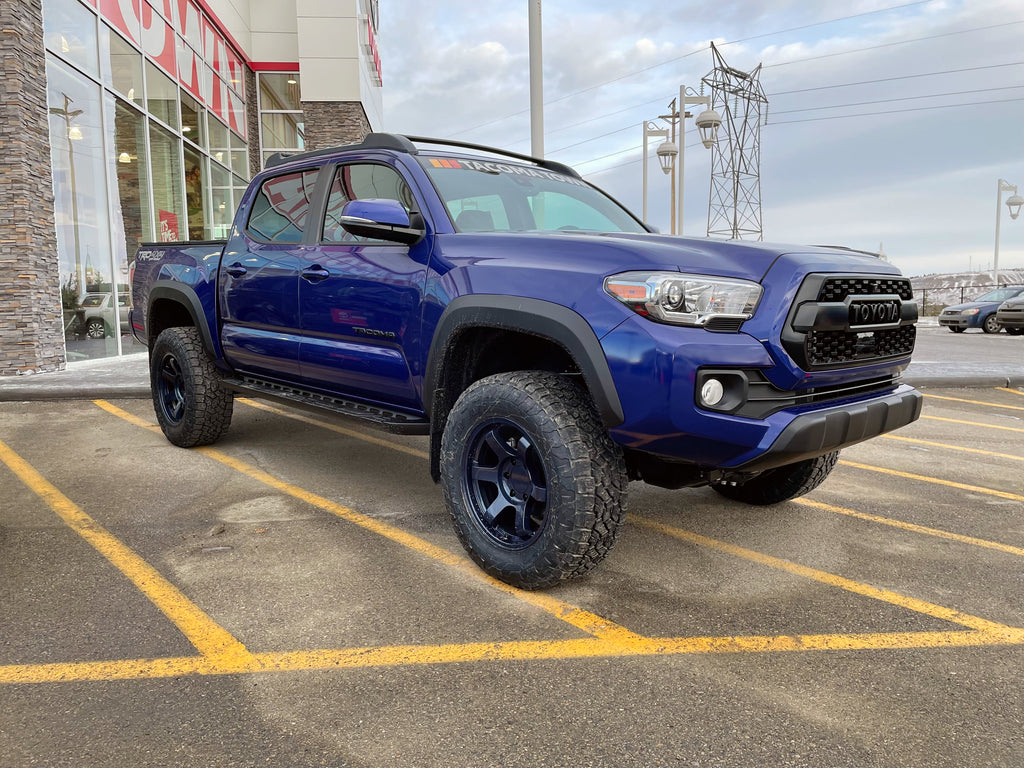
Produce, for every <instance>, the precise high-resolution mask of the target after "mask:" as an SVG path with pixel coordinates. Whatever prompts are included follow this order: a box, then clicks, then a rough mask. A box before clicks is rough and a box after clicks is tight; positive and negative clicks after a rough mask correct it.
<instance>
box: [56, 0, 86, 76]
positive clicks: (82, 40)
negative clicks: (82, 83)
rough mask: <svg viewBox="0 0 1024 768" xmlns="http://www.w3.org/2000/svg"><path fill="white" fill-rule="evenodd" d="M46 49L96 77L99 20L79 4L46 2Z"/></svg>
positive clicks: (59, 0) (74, 0)
mask: <svg viewBox="0 0 1024 768" xmlns="http://www.w3.org/2000/svg"><path fill="white" fill-rule="evenodd" d="M43 38H44V40H45V41H46V47H47V48H49V49H50V50H51V51H53V52H54V53H56V54H58V55H59V56H61V57H63V58H65V59H67V60H68V61H70V62H72V63H73V64H74V65H75V66H76V67H79V68H80V69H82V70H83V71H84V72H87V73H89V74H90V75H92V76H93V77H96V76H97V75H98V74H99V71H98V68H97V66H96V51H97V47H96V16H95V14H92V13H90V12H89V11H87V10H86V9H85V7H84V6H83V5H82V4H81V3H79V2H78V0H46V8H45V9H44V11H43Z"/></svg>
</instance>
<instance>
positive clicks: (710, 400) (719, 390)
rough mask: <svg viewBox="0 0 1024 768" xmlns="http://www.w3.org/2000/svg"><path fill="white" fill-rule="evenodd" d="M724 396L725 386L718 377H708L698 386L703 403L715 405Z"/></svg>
mask: <svg viewBox="0 0 1024 768" xmlns="http://www.w3.org/2000/svg"><path fill="white" fill-rule="evenodd" d="M723 397H725V387H724V386H722V382H720V381H719V380H718V379H708V380H707V381H705V382H704V386H702V387H701V388H700V399H701V402H702V403H704V405H709V406H715V405H718V404H719V403H720V402H722V398H723Z"/></svg>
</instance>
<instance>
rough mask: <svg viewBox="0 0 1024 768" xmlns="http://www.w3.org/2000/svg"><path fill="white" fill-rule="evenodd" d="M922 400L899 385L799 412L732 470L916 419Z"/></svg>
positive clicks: (832, 447) (779, 461) (760, 467)
mask: <svg viewBox="0 0 1024 768" xmlns="http://www.w3.org/2000/svg"><path fill="white" fill-rule="evenodd" d="M923 402H924V397H923V396H922V395H921V393H920V392H918V391H917V390H916V389H914V388H913V387H909V386H907V385H903V386H901V387H900V388H899V389H897V390H896V391H895V392H893V393H892V394H891V395H887V396H885V397H878V398H875V399H873V400H870V401H868V402H864V403H856V404H851V405H844V406H840V407H835V408H825V409H822V410H820V411H816V412H814V413H804V414H801V415H799V416H797V417H796V418H795V419H793V421H791V422H790V423H789V426H787V427H786V428H785V429H783V430H782V434H780V435H779V436H778V437H777V438H776V439H775V442H773V443H772V444H771V447H770V448H768V450H767V451H765V452H764V453H762V454H761V455H760V456H758V457H757V458H754V459H751V460H749V461H747V462H745V463H743V464H740V465H739V466H737V467H734V469H736V470H738V471H741V472H763V471H764V470H766V469H772V468H774V467H781V466H783V465H785V464H792V463H794V462H797V461H803V460H804V459H813V458H814V457H816V456H822V455H824V454H826V453H831V452H832V451H838V450H840V449H842V448H847V447H849V446H851V445H855V444H857V443H860V442H863V441H865V440H868V439H870V438H872V437H876V436H878V435H882V434H885V433H886V432H892V431H893V430H894V429H899V428H900V427H905V426H906V425H907V424H910V423H911V422H913V421H917V419H918V417H919V416H920V415H921V404H922V403H923Z"/></svg>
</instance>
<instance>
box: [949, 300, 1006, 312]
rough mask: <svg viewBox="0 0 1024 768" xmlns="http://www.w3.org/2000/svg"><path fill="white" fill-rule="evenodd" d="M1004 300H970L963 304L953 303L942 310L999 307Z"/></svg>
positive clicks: (960, 310) (958, 310)
mask: <svg viewBox="0 0 1024 768" xmlns="http://www.w3.org/2000/svg"><path fill="white" fill-rule="evenodd" d="M1002 303H1003V302H1001V301H968V302H965V303H963V304H951V305H950V306H948V307H945V308H944V309H943V310H942V311H943V312H949V311H952V310H955V311H957V312H963V311H964V310H965V309H985V308H987V307H998V306H999V305H1000V304H1002Z"/></svg>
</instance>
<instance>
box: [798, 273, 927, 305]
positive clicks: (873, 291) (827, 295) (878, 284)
mask: <svg viewBox="0 0 1024 768" xmlns="http://www.w3.org/2000/svg"><path fill="white" fill-rule="evenodd" d="M848 296H899V297H900V298H901V299H903V300H904V301H910V300H911V299H913V298H914V291H913V289H912V288H911V287H910V280H908V279H907V278H905V277H894V278H878V277H830V278H828V279H826V280H825V282H824V283H823V284H822V286H821V290H820V291H819V292H818V301H846V298H847V297H848Z"/></svg>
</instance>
